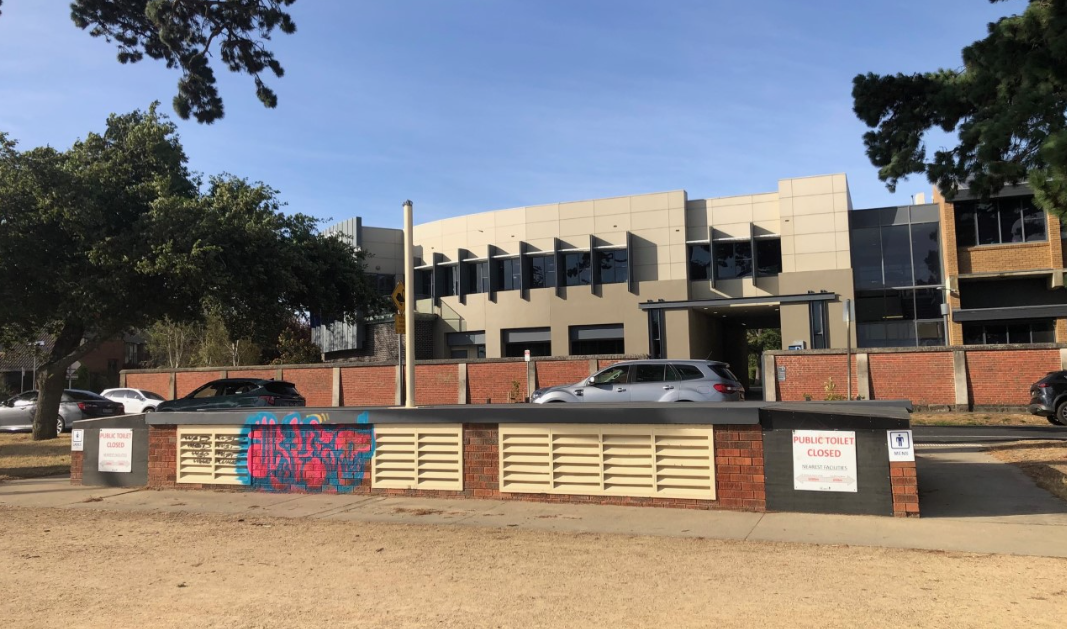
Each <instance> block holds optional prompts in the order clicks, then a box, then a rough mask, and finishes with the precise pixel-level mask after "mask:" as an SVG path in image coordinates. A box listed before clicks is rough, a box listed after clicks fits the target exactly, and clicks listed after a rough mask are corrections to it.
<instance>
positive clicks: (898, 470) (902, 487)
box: [889, 461, 919, 518]
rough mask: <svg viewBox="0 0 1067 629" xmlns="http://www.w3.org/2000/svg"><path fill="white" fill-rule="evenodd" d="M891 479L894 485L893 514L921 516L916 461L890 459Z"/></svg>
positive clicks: (912, 516) (899, 516)
mask: <svg viewBox="0 0 1067 629" xmlns="http://www.w3.org/2000/svg"><path fill="white" fill-rule="evenodd" d="M889 479H890V484H891V485H892V487H893V515H894V516H895V517H898V518H917V517H919V478H918V475H917V474H916V468H915V461H890V462H889Z"/></svg>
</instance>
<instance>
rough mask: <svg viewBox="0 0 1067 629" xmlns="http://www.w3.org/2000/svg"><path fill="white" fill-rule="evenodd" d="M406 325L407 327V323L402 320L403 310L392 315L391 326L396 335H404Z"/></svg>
mask: <svg viewBox="0 0 1067 629" xmlns="http://www.w3.org/2000/svg"><path fill="white" fill-rule="evenodd" d="M406 325H407V321H406V320H405V319H404V311H403V310H401V311H400V312H398V313H396V314H395V315H393V326H394V328H395V329H396V333H397V334H399V335H401V336H403V335H404V331H405V329H406V328H405V326H406Z"/></svg>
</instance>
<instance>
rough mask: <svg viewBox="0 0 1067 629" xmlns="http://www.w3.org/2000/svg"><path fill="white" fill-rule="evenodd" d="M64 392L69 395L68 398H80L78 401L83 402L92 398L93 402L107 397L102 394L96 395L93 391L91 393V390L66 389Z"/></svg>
mask: <svg viewBox="0 0 1067 629" xmlns="http://www.w3.org/2000/svg"><path fill="white" fill-rule="evenodd" d="M66 394H67V395H68V396H69V397H70V399H72V400H80V401H83V402H84V401H89V400H92V401H94V402H98V401H100V400H106V399H107V398H105V397H104V396H102V395H97V394H95V393H93V392H91V391H74V390H68V391H66Z"/></svg>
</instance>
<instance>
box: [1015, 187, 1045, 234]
mask: <svg viewBox="0 0 1067 629" xmlns="http://www.w3.org/2000/svg"><path fill="white" fill-rule="evenodd" d="M1019 203H1020V205H1021V209H1022V215H1023V229H1024V230H1025V233H1026V240H1027V241H1028V242H1029V241H1033V240H1045V239H1046V238H1048V234H1047V229H1048V227H1047V224H1046V221H1045V213H1044V212H1042V211H1041V210H1039V209H1037V208H1036V207H1034V200H1033V198H1031V197H1027V198H1025V199H1022V200H1020V202H1019Z"/></svg>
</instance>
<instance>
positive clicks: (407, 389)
mask: <svg viewBox="0 0 1067 629" xmlns="http://www.w3.org/2000/svg"><path fill="white" fill-rule="evenodd" d="M404 335H405V336H407V337H408V338H407V343H406V344H405V346H404V358H405V361H406V363H407V364H405V365H404V406H405V407H407V408H414V407H415V234H414V218H413V209H412V204H411V201H405V202H404Z"/></svg>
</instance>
